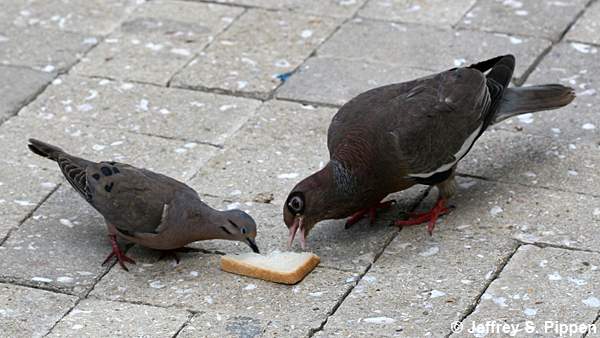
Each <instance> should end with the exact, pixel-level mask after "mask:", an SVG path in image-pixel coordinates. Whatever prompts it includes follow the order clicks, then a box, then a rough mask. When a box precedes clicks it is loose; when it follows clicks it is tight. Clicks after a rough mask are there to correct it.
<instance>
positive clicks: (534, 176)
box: [458, 130, 600, 196]
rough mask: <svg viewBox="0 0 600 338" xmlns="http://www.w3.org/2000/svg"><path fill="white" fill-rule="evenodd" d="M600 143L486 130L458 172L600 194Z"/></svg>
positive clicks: (461, 163) (504, 180)
mask: <svg viewBox="0 0 600 338" xmlns="http://www.w3.org/2000/svg"><path fill="white" fill-rule="evenodd" d="M599 147H600V145H598V144H596V143H590V142H586V141H579V142H573V143H568V142H564V141H560V140H557V139H553V138H548V137H541V136H535V135H529V134H522V133H514V132H507V131H502V130H499V131H493V130H490V131H486V133H485V134H484V135H483V136H482V137H481V138H480V139H479V140H478V141H477V143H476V144H475V146H474V147H473V149H472V150H471V152H470V153H469V154H468V155H467V156H466V157H465V158H464V159H463V160H462V161H461V162H460V164H459V166H458V172H460V173H468V174H471V175H475V176H479V177H485V178H490V179H493V180H498V181H503V182H512V183H521V184H526V185H532V186H538V187H546V188H551V189H558V190H564V191H571V192H580V193H587V194H591V195H596V196H597V195H598V191H599V190H598V189H599V188H598V183H599V182H600V177H599V176H598V168H597V166H598V163H600V157H599V156H600V152H599V151H598V150H599Z"/></svg>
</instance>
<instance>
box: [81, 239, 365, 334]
mask: <svg viewBox="0 0 600 338" xmlns="http://www.w3.org/2000/svg"><path fill="white" fill-rule="evenodd" d="M130 254H131V255H132V256H133V257H135V258H136V260H137V262H138V264H137V265H136V266H133V267H131V269H130V273H127V272H125V271H122V270H121V269H112V270H111V271H110V272H109V273H108V274H107V275H105V276H104V277H103V278H102V280H101V281H100V282H99V283H98V284H97V285H96V287H95V288H94V290H93V291H92V293H91V294H92V295H93V296H94V297H100V298H102V299H111V300H120V301H130V302H131V301H133V302H144V303H148V304H153V305H159V306H175V307H182V308H186V309H190V310H194V311H198V312H199V313H198V314H196V316H195V318H194V319H195V320H194V321H193V322H192V325H191V326H190V327H187V328H185V329H184V330H183V332H182V335H183V336H184V337H198V336H203V337H204V336H211V337H223V336H228V335H231V334H232V333H234V332H236V331H235V330H239V329H240V328H239V327H240V326H241V327H244V326H249V327H247V328H245V330H247V331H248V332H249V333H251V332H254V330H258V332H263V331H267V332H266V335H268V336H274V335H280V336H286V337H289V336H301V335H304V336H305V335H307V334H308V332H309V330H311V329H316V328H318V327H319V325H320V324H321V322H322V321H324V320H325V318H326V317H327V313H328V312H329V311H331V310H332V308H333V307H334V306H335V304H336V303H337V301H338V300H339V299H340V297H341V296H342V295H343V294H344V293H345V292H347V291H348V290H349V288H350V287H351V285H353V284H354V278H353V276H352V274H351V273H349V272H342V271H338V270H332V269H325V268H319V267H318V268H317V269H316V270H314V271H313V272H312V273H311V274H309V275H308V276H307V277H306V278H305V279H304V280H303V281H301V282H300V283H299V284H297V285H295V286H288V285H281V284H275V283H271V282H265V281H261V280H256V279H251V278H248V277H242V276H238V275H232V274H229V273H226V272H223V271H221V270H220V269H219V256H215V255H205V254H200V253H187V254H181V255H180V257H181V261H180V263H179V265H177V266H175V267H174V266H173V262H171V261H166V260H162V261H157V258H158V254H157V253H156V252H150V251H148V250H143V249H139V250H138V249H136V250H132V251H131V252H130ZM291 308H293V309H294V311H289V309H291ZM232 331H233V332H232Z"/></svg>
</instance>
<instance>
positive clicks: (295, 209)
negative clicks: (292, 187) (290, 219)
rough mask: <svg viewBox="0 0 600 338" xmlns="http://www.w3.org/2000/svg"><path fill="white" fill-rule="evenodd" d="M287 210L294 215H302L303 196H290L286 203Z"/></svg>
mask: <svg viewBox="0 0 600 338" xmlns="http://www.w3.org/2000/svg"><path fill="white" fill-rule="evenodd" d="M287 208H288V210H289V211H290V212H291V213H292V214H294V215H298V214H302V212H304V194H302V193H301V192H296V193H293V194H291V195H290V197H289V198H288V202H287Z"/></svg>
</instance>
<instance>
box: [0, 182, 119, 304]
mask: <svg viewBox="0 0 600 338" xmlns="http://www.w3.org/2000/svg"><path fill="white" fill-rule="evenodd" d="M106 234H107V232H106V226H105V223H104V218H103V217H102V216H100V214H99V213H98V212H97V211H96V210H95V209H93V208H92V207H91V206H89V205H88V204H87V202H85V201H84V200H83V199H82V198H81V197H80V196H79V195H78V194H77V193H76V192H75V191H74V190H73V189H72V188H71V187H70V186H68V184H66V183H65V184H64V185H63V186H62V187H61V188H59V189H58V190H57V191H56V192H55V193H54V194H52V196H50V198H48V200H47V201H46V202H45V203H44V204H43V205H42V206H41V207H40V208H39V209H37V210H36V211H35V212H34V214H33V215H32V217H31V218H29V219H28V220H27V221H26V222H25V223H23V224H22V225H21V226H20V227H19V229H18V230H17V231H14V232H13V233H12V234H11V236H10V237H9V238H8V239H7V240H6V242H4V244H3V245H2V247H0V278H1V279H2V280H8V281H19V282H20V283H26V284H29V285H41V286H44V287H49V288H53V289H60V290H63V291H65V292H72V293H76V294H83V293H85V292H86V291H88V290H89V289H90V288H91V287H93V285H94V283H95V282H96V279H97V278H98V277H99V276H100V275H102V274H103V273H104V272H105V271H106V269H107V268H106V267H103V266H101V265H100V264H101V263H102V261H103V260H104V258H106V256H107V255H108V254H109V253H110V250H111V249H110V243H109V241H108V238H107V236H106Z"/></svg>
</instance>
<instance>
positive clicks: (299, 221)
mask: <svg viewBox="0 0 600 338" xmlns="http://www.w3.org/2000/svg"><path fill="white" fill-rule="evenodd" d="M298 230H300V238H299V239H300V246H301V247H302V249H306V233H305V230H306V229H305V228H304V217H303V216H296V217H295V218H294V223H293V224H292V226H291V227H290V234H289V239H288V249H289V248H291V247H292V244H293V243H294V238H295V237H296V232H298Z"/></svg>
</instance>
